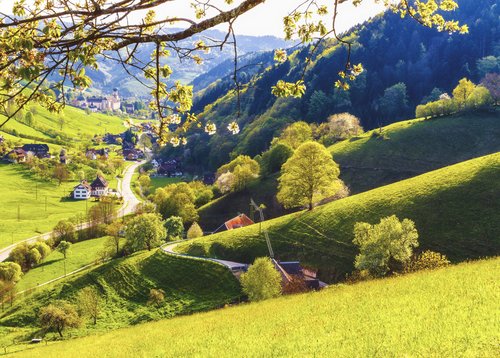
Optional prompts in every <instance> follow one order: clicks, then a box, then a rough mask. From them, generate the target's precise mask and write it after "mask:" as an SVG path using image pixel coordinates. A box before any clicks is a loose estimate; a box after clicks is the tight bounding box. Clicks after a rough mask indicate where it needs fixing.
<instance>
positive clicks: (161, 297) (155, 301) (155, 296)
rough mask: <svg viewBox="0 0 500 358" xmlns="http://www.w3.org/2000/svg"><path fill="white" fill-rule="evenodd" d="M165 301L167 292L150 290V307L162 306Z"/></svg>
mask: <svg viewBox="0 0 500 358" xmlns="http://www.w3.org/2000/svg"><path fill="white" fill-rule="evenodd" d="M163 301H165V291H163V290H162V289H159V288H158V289H157V288H152V289H150V290H149V299H148V305H153V306H157V307H158V306H161V304H162V303H163Z"/></svg>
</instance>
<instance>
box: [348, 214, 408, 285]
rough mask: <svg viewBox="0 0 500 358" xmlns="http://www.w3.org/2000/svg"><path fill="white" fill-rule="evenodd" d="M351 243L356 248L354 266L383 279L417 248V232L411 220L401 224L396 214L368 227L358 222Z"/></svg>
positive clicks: (404, 261) (405, 220)
mask: <svg viewBox="0 0 500 358" xmlns="http://www.w3.org/2000/svg"><path fill="white" fill-rule="evenodd" d="M353 242H354V244H356V245H357V246H358V247H359V254H358V255H357V256H356V260H355V262H354V266H355V267H356V268H357V269H358V270H367V271H369V272H370V274H372V275H374V276H383V275H385V274H386V273H387V272H388V271H389V270H391V269H392V270H394V269H395V267H394V266H395V264H399V265H404V264H405V263H407V262H408V261H409V260H410V258H411V256H412V254H413V248H415V247H417V246H418V232H417V229H416V228H415V223H414V222H413V221H411V220H410V219H403V220H402V221H400V220H399V219H398V218H397V217H396V216H395V215H392V216H388V217H385V218H382V219H381V220H380V223H378V224H376V225H371V224H368V223H365V222H358V223H356V225H355V226H354V240H353Z"/></svg>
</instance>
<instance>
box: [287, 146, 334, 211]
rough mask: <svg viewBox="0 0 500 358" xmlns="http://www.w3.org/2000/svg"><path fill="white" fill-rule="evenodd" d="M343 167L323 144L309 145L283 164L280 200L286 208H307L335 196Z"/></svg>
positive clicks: (298, 150) (301, 147) (301, 148)
mask: <svg viewBox="0 0 500 358" xmlns="http://www.w3.org/2000/svg"><path fill="white" fill-rule="evenodd" d="M339 173H340V171H339V166H338V165H337V163H335V162H334V161H333V159H332V155H331V154H330V152H328V150H327V149H326V148H325V147H324V146H323V145H321V144H319V143H316V142H305V143H304V144H302V145H301V146H300V147H299V148H297V150H296V151H295V153H294V154H293V155H292V156H291V157H290V159H288V160H287V161H286V163H285V164H283V167H282V169H281V176H280V177H279V179H278V181H279V185H278V195H277V199H278V201H279V202H280V203H282V204H283V205H284V206H285V207H286V208H293V207H300V206H307V207H308V208H309V210H312V208H313V205H314V203H317V202H319V201H320V200H322V199H324V198H327V197H329V196H332V195H334V194H335V192H336V191H337V190H338V189H339V188H340V183H339V182H338V176H339Z"/></svg>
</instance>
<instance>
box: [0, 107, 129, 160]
mask: <svg viewBox="0 0 500 358" xmlns="http://www.w3.org/2000/svg"><path fill="white" fill-rule="evenodd" d="M32 108H34V109H35V114H34V121H33V125H32V126H27V125H26V124H24V123H21V122H18V121H16V120H14V119H12V120H10V121H9V122H8V123H7V124H6V125H5V127H3V128H2V129H5V130H6V131H7V132H10V131H12V130H15V131H16V132H17V137H19V138H20V139H21V141H22V142H26V143H33V142H34V141H37V142H39V143H43V142H44V139H45V140H48V141H47V142H46V143H48V144H49V146H50V147H51V150H52V149H54V150H59V145H56V144H53V143H50V140H53V139H55V137H56V136H60V137H61V138H69V139H70V140H68V141H67V142H66V143H65V145H66V146H68V147H74V146H76V145H77V144H78V143H82V142H86V141H89V140H90V139H91V138H92V137H93V136H94V135H95V134H98V135H99V134H104V133H106V132H109V133H121V132H123V131H124V130H125V127H124V125H123V119H122V118H119V117H117V116H108V115H105V114H102V113H91V114H87V113H85V111H84V110H81V109H78V108H75V107H71V106H66V107H65V108H64V110H63V112H62V113H60V114H57V113H50V112H48V111H47V110H45V109H44V108H42V107H40V106H38V105H34V106H32ZM1 118H3V117H1V116H0V119H1ZM60 118H63V119H64V125H63V126H62V128H61V126H60V123H59V119H60ZM2 129H0V133H2V132H3V131H2ZM34 137H36V138H37V139H36V140H35V139H33V138H34ZM6 138H8V139H12V136H9V135H8V134H7V135H6ZM52 147H53V148H52Z"/></svg>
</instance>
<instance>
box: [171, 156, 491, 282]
mask: <svg viewBox="0 0 500 358" xmlns="http://www.w3.org/2000/svg"><path fill="white" fill-rule="evenodd" d="M499 197H500V153H496V154H492V155H489V156H485V157H481V158H477V159H473V160H470V161H466V162H463V163H460V164H456V165H453V166H449V167H446V168H443V169H439V170H436V171H433V172H430V173H427V174H423V175H420V176H417V177H415V178H411V179H407V180H404V181H400V182H398V183H394V184H391V185H387V186H384V187H380V188H377V189H374V190H371V191H367V192H364V193H361V194H357V195H353V196H350V197H347V198H345V199H341V200H338V201H335V202H332V203H329V204H326V205H323V206H320V207H317V208H315V209H314V210H313V211H303V212H299V213H294V214H290V215H286V216H283V217H280V218H276V219H273V220H269V221H266V222H265V223H264V224H263V227H264V228H266V229H267V230H268V231H269V235H270V237H271V241H272V244H273V247H274V252H275V254H276V255H277V256H278V257H279V258H281V259H283V260H288V259H300V260H301V261H302V262H303V263H304V264H307V265H310V266H313V267H316V268H318V269H319V270H320V275H321V277H322V278H323V279H324V280H327V281H330V282H331V281H335V280H337V279H341V278H342V277H344V275H345V274H346V273H348V272H350V271H352V269H353V261H354V257H355V255H356V249H355V247H354V245H353V244H352V239H353V227H354V224H355V223H356V222H358V221H365V222H369V223H377V222H378V221H379V220H380V218H382V217H385V216H388V215H392V214H396V215H397V216H398V217H400V218H410V219H411V220H413V221H415V223H416V227H417V228H418V231H419V233H420V239H419V240H420V243H421V245H420V249H431V250H435V251H439V252H441V253H443V254H446V255H447V256H448V257H449V258H450V259H451V260H453V261H455V262H457V261H462V260H465V259H470V258H478V257H483V256H491V255H498V254H499V253H500V238H499V236H498V233H499V232H500V200H498V198H499ZM179 251H181V252H188V253H191V254H195V255H197V256H200V255H207V256H212V257H219V258H226V259H231V260H234V261H240V262H252V260H253V259H254V258H255V257H258V256H264V255H266V254H267V249H266V245H265V242H264V240H263V237H262V236H261V235H259V225H252V226H249V227H245V228H241V229H237V230H231V231H224V232H221V233H218V234H215V235H211V236H207V237H204V238H200V239H196V240H194V241H191V242H187V243H184V244H182V245H179Z"/></svg>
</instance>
